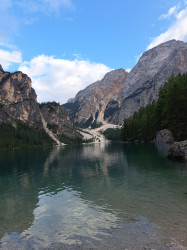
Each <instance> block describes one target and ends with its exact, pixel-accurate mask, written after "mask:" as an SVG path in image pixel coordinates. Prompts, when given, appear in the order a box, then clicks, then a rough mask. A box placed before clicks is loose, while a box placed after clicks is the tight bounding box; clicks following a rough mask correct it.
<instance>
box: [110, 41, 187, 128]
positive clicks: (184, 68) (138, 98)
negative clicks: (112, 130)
mask: <svg viewBox="0 0 187 250" xmlns="http://www.w3.org/2000/svg"><path fill="white" fill-rule="evenodd" d="M185 72H187V43H184V42H181V41H176V40H171V41H168V42H166V43H163V44H160V45H158V46H157V47H155V48H153V49H151V50H148V51H146V52H144V53H143V55H142V56H141V58H140V59H139V61H138V63H137V64H136V66H135V67H134V68H133V69H132V70H131V72H130V73H129V74H128V76H127V79H126V81H125V82H124V84H123V88H122V93H121V107H120V109H119V111H118V112H116V113H115V114H114V115H113V117H112V118H111V119H110V122H111V123H117V124H122V123H123V121H124V118H128V117H130V116H132V115H133V113H134V112H135V111H137V110H138V109H139V108H140V107H141V106H146V105H147V104H150V103H152V101H153V100H157V97H158V92H159V89H160V87H161V86H162V85H163V84H164V83H165V82H166V81H167V80H168V79H169V78H170V76H171V74H172V73H173V74H174V75H176V74H178V73H185Z"/></svg>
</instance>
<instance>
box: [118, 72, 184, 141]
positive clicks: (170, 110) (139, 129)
mask: <svg viewBox="0 0 187 250" xmlns="http://www.w3.org/2000/svg"><path fill="white" fill-rule="evenodd" d="M165 128H166V129H169V130H171V132H172V133H173V135H174V137H175V139H176V140H185V139H187V73H186V74H183V75H181V74H178V75H177V76H176V77H174V76H173V75H172V76H171V77H170V79H169V80H168V81H167V82H166V83H165V84H164V86H162V87H161V89H160V91H159V97H158V101H157V102H153V103H152V104H150V105H147V106H146V107H141V108H140V110H139V111H138V112H135V113H134V115H133V117H131V118H128V119H126V120H125V121H124V125H123V128H122V139H123V140H125V141H134V140H143V141H150V140H153V139H154V137H155V135H156V132H157V131H159V130H161V129H165Z"/></svg>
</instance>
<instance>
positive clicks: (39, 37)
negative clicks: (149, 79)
mask: <svg viewBox="0 0 187 250" xmlns="http://www.w3.org/2000/svg"><path fill="white" fill-rule="evenodd" d="M170 39H177V40H183V41H187V1H184V0H182V1H176V0H169V1H168V0H149V1H148V0H147V1H146V0H141V1H137V0H136V1H135V0H131V1H126V0H94V1H88V0H87V1H86V0H77V1H76V0H27V1H25V0H1V1H0V64H2V66H3V67H4V69H5V70H10V71H15V70H22V71H23V72H24V73H27V74H28V75H29V76H30V77H31V79H32V82H33V87H34V88H35V90H36V92H37V95H38V100H39V101H40V102H41V101H47V100H50V101H52V100H56V101H58V102H60V103H64V102H66V101H67V99H68V98H71V97H73V96H74V95H75V94H76V93H77V91H79V90H80V89H82V88H84V87H86V86H87V85H88V84H90V83H92V82H94V81H96V80H99V79H101V78H102V77H103V76H104V74H105V73H106V72H107V71H109V70H111V69H115V68H124V69H127V70H130V69H131V68H132V67H133V66H134V65H135V64H136V62H137V60H138V58H139V56H140V55H141V53H142V52H144V51H145V50H146V49H148V48H152V47H154V46H156V45H158V44H159V43H162V42H165V41H167V40H170Z"/></svg>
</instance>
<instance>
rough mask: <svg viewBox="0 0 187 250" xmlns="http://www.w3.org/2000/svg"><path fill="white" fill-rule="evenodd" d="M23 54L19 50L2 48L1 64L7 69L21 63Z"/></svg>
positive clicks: (0, 53)
mask: <svg viewBox="0 0 187 250" xmlns="http://www.w3.org/2000/svg"><path fill="white" fill-rule="evenodd" d="M21 61H22V55H21V52H19V51H8V50H4V49H0V64H1V65H2V67H3V68H4V69H5V70H8V68H9V67H10V66H11V65H12V64H14V63H21Z"/></svg>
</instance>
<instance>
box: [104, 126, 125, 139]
mask: <svg viewBox="0 0 187 250" xmlns="http://www.w3.org/2000/svg"><path fill="white" fill-rule="evenodd" d="M102 134H103V135H104V136H105V138H106V139H107V140H110V141H121V129H120V128H115V129H114V128H108V129H106V130H105V131H103V132H102Z"/></svg>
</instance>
